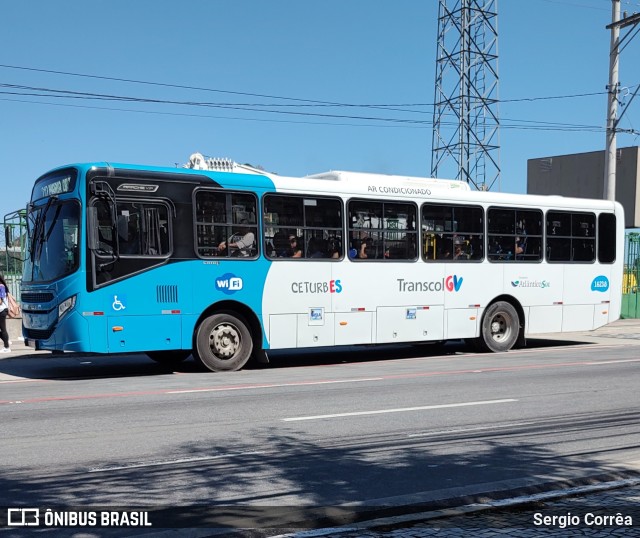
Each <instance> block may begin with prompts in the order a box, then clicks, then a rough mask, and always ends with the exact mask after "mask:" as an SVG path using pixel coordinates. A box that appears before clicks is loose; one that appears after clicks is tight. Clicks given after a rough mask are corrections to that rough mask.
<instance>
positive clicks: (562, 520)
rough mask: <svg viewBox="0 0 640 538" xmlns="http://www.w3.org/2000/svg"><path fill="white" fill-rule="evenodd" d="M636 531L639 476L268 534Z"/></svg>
mask: <svg viewBox="0 0 640 538" xmlns="http://www.w3.org/2000/svg"><path fill="white" fill-rule="evenodd" d="M438 535H440V536H448V537H456V538H458V537H460V538H463V537H468V536H474V537H476V536H477V537H481V538H501V537H504V536H515V537H518V538H529V537H537V536H557V537H563V538H564V537H585V536H586V537H618V536H619V537H622V536H625V537H627V536H640V478H635V479H629V480H620V481H617V482H612V483H609V484H602V485H595V486H588V487H584V488H572V489H568V490H564V491H558V492H550V493H548V494H544V493H543V494H539V495H531V496H527V497H518V498H515V499H506V500H503V501H496V502H489V503H486V504H470V505H465V506H460V507H458V508H454V509H450V510H441V511H433V512H423V513H420V514H411V515H408V516H398V517H397V518H387V519H384V520H382V519H380V520H374V521H369V522H364V523H362V524H355V525H348V526H345V527H340V528H333V529H318V530H311V531H303V532H295V533H287V534H281V535H279V536H278V537H272V538H315V537H318V538H320V537H322V538H427V537H431V536H438Z"/></svg>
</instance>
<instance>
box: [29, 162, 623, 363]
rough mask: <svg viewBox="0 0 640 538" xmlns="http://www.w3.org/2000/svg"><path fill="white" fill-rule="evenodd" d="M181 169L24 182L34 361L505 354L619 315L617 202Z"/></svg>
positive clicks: (62, 173) (70, 173) (234, 169)
mask: <svg viewBox="0 0 640 538" xmlns="http://www.w3.org/2000/svg"><path fill="white" fill-rule="evenodd" d="M190 163H191V164H190V166H189V167H185V168H158V167H146V166H139V165H127V164H110V163H86V164H74V165H70V166H63V167H61V168H57V169H55V170H53V171H50V172H48V173H46V174H45V175H43V176H41V177H40V178H39V179H38V180H37V181H36V182H35V185H34V188H33V193H32V196H31V200H30V203H29V205H28V234H29V247H28V248H29V250H28V255H27V259H26V262H25V264H24V274H23V281H22V293H21V301H22V307H23V334H24V337H25V341H26V343H27V344H28V345H29V346H33V347H34V348H36V349H48V350H57V351H76V352H97V353H135V352H144V353H147V354H148V355H149V357H151V358H152V359H154V360H156V361H159V362H163V363H168V364H172V363H177V362H179V361H181V360H184V359H186V358H187V357H188V356H190V355H193V356H194V358H195V359H196V360H197V361H199V362H201V363H202V365H204V366H205V367H206V368H207V369H209V370H212V371H221V370H237V369H239V368H242V367H243V366H244V365H245V364H246V362H247V361H248V360H249V359H250V358H251V357H252V356H253V358H254V359H256V360H259V361H266V360H267V353H268V351H269V350H278V349H298V348H313V347H320V346H322V347H331V346H348V345H359V344H383V343H385V344H386V343H416V342H417V343H420V342H433V341H444V340H449V339H467V340H469V341H470V342H473V343H474V344H476V345H477V347H478V348H480V349H482V350H486V351H494V352H501V351H508V350H509V349H511V348H512V347H513V346H516V345H518V346H522V345H524V344H525V338H526V336H528V335H534V334H536V333H549V332H563V331H577V330H591V329H595V328H597V327H600V326H602V325H605V324H607V323H610V322H612V321H614V320H616V319H617V318H618V317H619V314H620V307H621V286H622V273H623V270H622V263H623V251H624V216H623V211H622V207H621V206H620V204H618V203H614V202H610V201H603V200H585V199H574V198H563V197H557V196H530V195H515V194H503V193H493V192H477V191H471V190H470V189H469V188H468V186H467V184H466V183H462V182H457V181H447V180H438V179H428V178H414V177H404V176H390V175H379V174H366V173H353V172H328V173H324V174H315V175H311V176H307V177H303V178H290V177H281V176H278V175H275V174H271V173H267V172H263V171H259V170H255V169H253V168H250V167H248V166H241V165H237V164H235V163H233V162H231V161H214V160H212V159H207V158H204V157H202V156H201V155H199V154H195V155H194V156H192V159H191V161H190Z"/></svg>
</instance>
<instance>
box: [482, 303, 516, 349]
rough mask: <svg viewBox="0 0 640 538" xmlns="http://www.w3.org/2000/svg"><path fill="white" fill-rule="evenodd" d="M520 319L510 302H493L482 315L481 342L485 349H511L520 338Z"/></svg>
mask: <svg viewBox="0 0 640 538" xmlns="http://www.w3.org/2000/svg"><path fill="white" fill-rule="evenodd" d="M519 330H520V319H519V318H518V312H516V309H515V308H514V307H513V306H512V305H511V304H509V303H507V302H504V301H498V302H497V303H493V304H492V305H491V306H489V308H487V310H486V311H485V313H484V316H482V326H481V328H480V339H479V342H478V343H479V344H480V347H481V348H482V349H484V350H485V351H493V352H500V351H509V350H510V349H511V348H512V347H513V346H514V345H515V343H516V341H517V340H518V332H519Z"/></svg>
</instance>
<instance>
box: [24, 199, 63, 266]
mask: <svg viewBox="0 0 640 538" xmlns="http://www.w3.org/2000/svg"><path fill="white" fill-rule="evenodd" d="M57 200H58V197H57V196H55V195H54V196H51V198H49V199H48V200H47V203H46V204H45V206H44V207H43V208H42V209H41V210H40V213H39V215H38V216H37V217H36V219H35V224H34V227H33V242H32V245H31V249H30V250H31V252H30V256H31V263H32V264H33V262H34V260H35V259H36V258H39V257H40V254H41V252H42V246H43V244H44V241H45V231H44V227H45V222H46V220H47V212H48V211H49V208H50V207H51V205H52V204H53V202H55V201H57Z"/></svg>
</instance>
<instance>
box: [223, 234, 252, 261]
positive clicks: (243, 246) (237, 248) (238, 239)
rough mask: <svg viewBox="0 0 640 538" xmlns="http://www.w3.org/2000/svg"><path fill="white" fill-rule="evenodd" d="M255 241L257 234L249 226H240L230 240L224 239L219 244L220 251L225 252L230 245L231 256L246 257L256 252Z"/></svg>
mask: <svg viewBox="0 0 640 538" xmlns="http://www.w3.org/2000/svg"><path fill="white" fill-rule="evenodd" d="M255 242H256V236H255V234H254V233H253V232H252V231H251V230H250V229H249V228H246V227H243V228H239V229H238V231H237V232H234V233H233V234H232V235H231V237H230V238H229V241H222V242H221V243H220V244H219V245H218V252H224V251H226V250H227V247H228V253H229V255H230V256H238V257H241V258H246V257H249V256H252V255H253V254H254V253H255Z"/></svg>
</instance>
